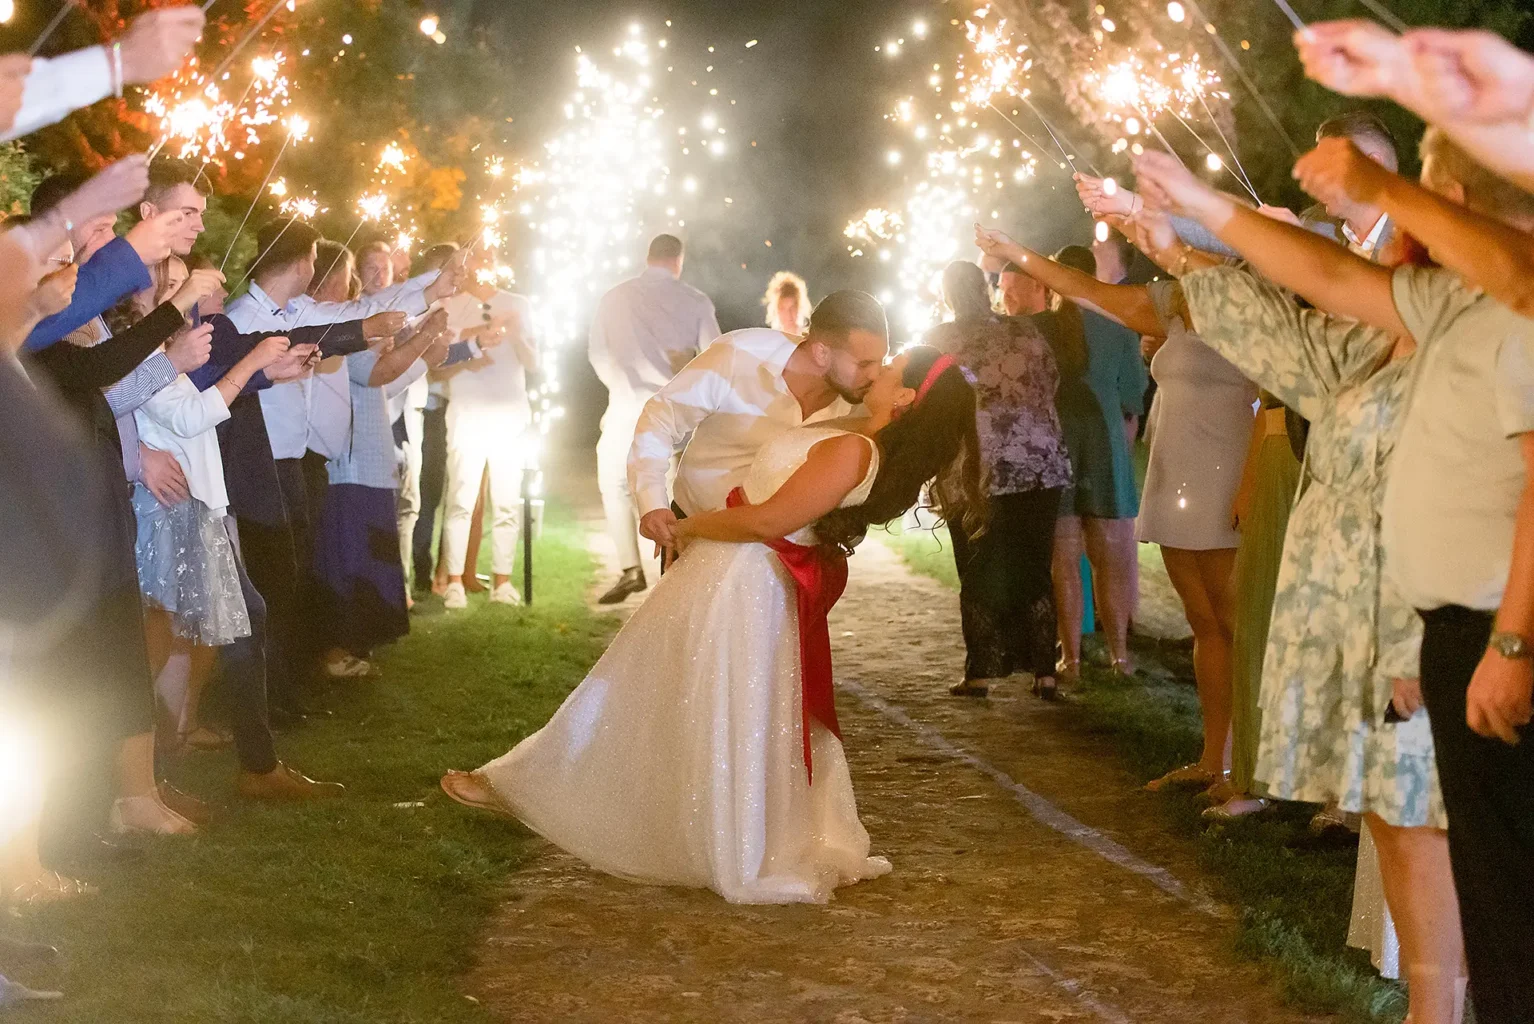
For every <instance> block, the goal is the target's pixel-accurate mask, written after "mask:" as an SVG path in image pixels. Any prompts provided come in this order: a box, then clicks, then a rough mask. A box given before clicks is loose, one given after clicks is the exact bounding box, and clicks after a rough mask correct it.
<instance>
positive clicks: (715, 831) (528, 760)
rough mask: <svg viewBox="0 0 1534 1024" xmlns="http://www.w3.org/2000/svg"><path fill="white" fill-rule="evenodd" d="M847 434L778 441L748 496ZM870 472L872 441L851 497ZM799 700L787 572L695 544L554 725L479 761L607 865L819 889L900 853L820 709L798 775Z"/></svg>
mask: <svg viewBox="0 0 1534 1024" xmlns="http://www.w3.org/2000/svg"><path fill="white" fill-rule="evenodd" d="M841 433H845V431H841V430H838V429H835V428H832V427H820V426H817V427H800V428H798V429H795V430H791V431H789V432H787V433H785V434H783V435H782V436H780V437H778V438H776V439H774V440H773V441H771V442H769V443H768V444H767V445H766V446H765V447H764V448H763V449H762V450H761V452H760V453H759V454H758V455H757V458H756V461H755V462H754V463H753V464H752V467H751V470H750V472H749V473H748V475H747V477H746V483H745V490H746V497H747V499H748V500H749V501H751V502H752V503H753V504H758V503H761V502H763V501H765V500H766V499H767V498H768V497H769V496H771V495H772V494H773V492H775V491H776V490H777V489H778V488H779V487H780V486H782V485H783V483H784V481H786V480H787V479H788V478H789V477H790V476H792V475H793V474H794V472H795V471H796V470H797V469H798V468H799V467H800V466H801V465H803V464H804V461H805V458H806V457H807V456H808V454H809V451H810V449H811V448H812V447H814V446H815V445H816V444H817V443H819V442H820V441H824V440H826V439H828V438H831V437H834V436H836V435H838V434H841ZM877 469H878V454H877V451H876V452H875V455H874V461H873V463H872V464H871V465H870V466H869V469H868V474H867V476H866V477H865V478H864V479H863V481H862V482H861V483H860V484H859V485H858V486H857V488H856V489H854V490H853V491H852V493H850V494H849V495H847V497H846V499H844V501H843V503H842V504H843V505H844V506H845V505H854V504H858V503H859V502H861V501H862V500H863V499H864V498H865V497H866V496H867V494H868V491H869V488H870V487H871V486H872V484H873V478H874V474H875V472H876V471H877ZM810 532H811V531H809V530H808V529H806V530H804V531H801V532H800V533H798V534H795V535H793V536H792V537H790V538H789V539H790V540H793V541H795V542H798V543H805V542H808V541H810V540H811V539H812V538H811V537H810ZM801 703H802V694H801V682H800V675H799V622H798V610H797V606H796V603H795V591H794V583H793V580H792V578H791V577H790V576H789V575H788V573H787V571H786V570H785V569H784V568H783V567H782V565H781V564H780V563H779V561H778V556H777V555H776V554H774V553H773V552H772V551H771V550H770V549H769V548H767V547H766V545H763V544H726V543H720V542H715V541H697V542H695V543H694V544H693V545H691V546H690V547H689V548H688V549H687V552H686V554H684V555H683V556H682V558H681V559H680V560H679V561H678V562H677V564H676V568H675V569H673V570H671V571H669V572H667V574H666V575H665V576H664V577H663V578H662V579H661V581H660V584H659V585H658V586H657V587H656V588H655V590H654V592H653V593H652V594H651V595H650V598H649V600H647V601H646V602H645V603H644V605H643V606H642V607H641V608H640V609H639V610H638V611H637V612H635V613H634V616H633V618H631V619H630V620H629V622H628V624H627V625H626V626H624V628H623V630H622V631H621V632H620V633H619V634H618V635H617V637H615V638H614V639H613V642H612V645H611V646H610V647H608V649H607V652H606V653H605V654H604V655H603V656H602V658H601V660H600V661H598V662H597V664H596V665H595V666H594V667H593V668H592V670H591V673H590V675H588V676H587V677H586V679H585V681H584V682H582V683H581V685H580V686H579V687H577V688H576V690H575V692H574V693H572V694H571V695H570V697H569V698H568V699H567V700H566V701H565V703H564V704H563V705H562V706H561V707H560V709H559V710H558V711H557V712H555V714H554V717H553V718H552V719H551V720H550V721H549V723H548V724H547V725H546V726H544V727H543V728H542V729H541V730H539V731H538V732H537V733H535V734H534V735H532V736H530V737H528V738H527V739H526V740H524V741H523V742H521V743H520V744H518V745H517V747H516V748H515V749H514V750H512V751H511V752H510V753H509V754H506V755H505V756H504V757H500V758H497V759H496V760H494V761H492V762H490V763H489V764H487V765H485V766H484V767H483V768H481V769H479V772H478V774H479V776H480V777H481V778H482V779H484V780H485V781H486V782H488V783H489V784H490V786H491V787H493V788H494V790H495V792H496V794H497V795H498V796H499V797H500V799H501V800H502V801H503V802H504V803H505V805H506V806H507V807H508V808H509V809H510V810H511V811H512V812H513V813H515V814H516V816H517V817H518V818H520V819H521V820H522V821H523V822H525V823H526V824H527V825H528V827H530V828H532V829H533V830H535V831H537V832H538V833H540V834H541V835H543V836H544V837H546V838H547V839H549V840H550V841H552V842H554V843H555V844H557V845H558V846H560V847H562V848H563V849H565V850H567V851H569V852H570V853H572V854H574V855H575V856H577V857H579V858H581V859H582V860H584V861H585V862H587V863H588V864H590V865H592V866H593V867H596V868H599V869H601V870H603V871H607V872H609V873H611V874H614V875H618V876H621V877H624V878H629V879H633V880H635V881H642V882H654V883H663V884H672V885H689V886H698V887H707V888H710V889H713V890H714V891H715V892H717V893H719V894H720V895H721V896H723V897H724V898H725V899H727V900H729V901H731V902H733V903H801V902H815V903H821V902H825V901H826V900H829V899H830V898H831V893H832V890H834V889H835V888H836V887H837V886H839V885H844V884H847V883H850V882H856V881H858V880H860V879H865V878H873V877H876V876H878V875H882V874H884V873H885V872H887V871H889V870H890V864H889V862H888V861H887V860H885V859H884V858H882V857H870V856H869V838H868V832H867V831H866V830H865V829H864V828H863V825H862V822H860V821H859V820H858V813H857V803H856V800H855V799H854V797H853V793H852V778H851V775H850V774H849V772H848V770H847V761H846V758H845V756H844V755H843V753H842V745H841V742H840V741H839V740H837V739H836V737H835V736H833V735H832V734H831V733H830V732H829V731H827V730H826V729H824V728H823V727H822V726H821V725H820V724H819V723H818V722H813V721H812V724H811V730H812V732H811V737H810V739H811V750H812V758H813V761H814V768H815V772H814V777H815V781H814V785H813V786H812V785H810V783H809V781H808V779H807V778H806V773H805V765H804V754H803V739H802V731H801V730H802V728H803V726H802V720H801V711H800V709H801Z"/></svg>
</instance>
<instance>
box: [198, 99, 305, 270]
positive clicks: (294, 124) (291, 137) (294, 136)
mask: <svg viewBox="0 0 1534 1024" xmlns="http://www.w3.org/2000/svg"><path fill="white" fill-rule="evenodd" d="M308 134H309V122H308V120H307V119H305V118H302V117H299V116H298V115H297V114H294V115H293V116H292V117H290V118H288V136H287V138H285V139H283V140H282V148H281V149H279V150H278V151H277V155H276V156H275V157H273V158H272V165H271V166H270V167H268V168H267V169H266V177H265V178H264V179H263V180H262V182H261V187H260V188H258V189H256V197H255V198H254V199H252V200H251V201H250V208H249V209H247V210H246V211H245V216H244V217H243V218H242V219H241V220H240V226H239V227H237V228H235V229H234V235H233V236H231V237H230V239H229V248H228V249H227V250H225V251H224V259H223V261H222V262H221V263H219V265H218V269H219V270H223V269H224V268H225V267H227V266H228V265H229V256H230V254H232V253H233V252H234V247H235V245H236V244H238V242H239V241H240V232H241V231H244V230H245V225H246V224H249V223H250V215H251V214H252V213H254V212H255V211H256V204H257V203H259V202H260V201H261V193H263V192H265V191H266V186H267V185H268V184H270V183H271V180H272V175H273V174H276V173H277V163H278V161H280V160H281V159H282V154H284V153H286V152H287V151H288V146H289V145H291V144H292V143H293V142H294V141H295V140H296V141H300V142H301V141H303V139H304V138H305V137H306V136H308ZM284 230H286V229H285V228H284Z"/></svg>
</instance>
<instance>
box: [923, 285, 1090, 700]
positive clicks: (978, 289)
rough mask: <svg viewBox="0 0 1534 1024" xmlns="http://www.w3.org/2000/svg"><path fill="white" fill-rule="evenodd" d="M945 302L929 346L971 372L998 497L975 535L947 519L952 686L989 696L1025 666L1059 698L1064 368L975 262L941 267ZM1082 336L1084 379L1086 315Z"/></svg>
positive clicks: (1078, 339)
mask: <svg viewBox="0 0 1534 1024" xmlns="http://www.w3.org/2000/svg"><path fill="white" fill-rule="evenodd" d="M943 301H944V303H945V304H947V306H948V308H949V309H950V310H951V311H952V312H953V314H954V320H953V321H952V322H951V323H946V324H942V325H939V326H938V327H935V328H933V329H932V330H931V331H929V332H928V333H927V336H926V338H924V339H923V342H922V343H923V344H925V345H930V346H932V347H933V348H935V349H938V350H939V351H942V352H946V353H949V354H950V355H952V356H954V358H956V359H958V361H959V363H960V364H961V365H962V366H964V367H965V368H966V369H967V370H969V371H970V373H972V374H973V375H974V382H975V383H974V389H975V399H976V425H977V430H978V434H979V438H980V451H981V457H982V460H983V463H984V478H985V480H986V482H987V487H988V490H989V495H990V497H989V512H988V514H987V516H986V522H987V524H988V525H987V527H986V529H985V530H984V532H983V533H980V534H978V535H977V536H972V535H968V534H966V532H965V530H964V528H963V525H962V524H950V527H949V534H950V536H951V537H952V540H953V554H954V561H955V563H956V564H957V566H958V570H959V608H960V612H961V617H962V619H963V627H964V647H965V659H964V678H963V679H962V680H960V681H959V682H957V683H955V684H954V685H953V686H952V687H950V688H949V691H948V692H949V693H951V694H953V695H954V696H956V697H983V696H985V695H986V694H987V693H988V692H989V691H990V686H991V683H992V682H994V681H996V680H1000V679H1005V678H1007V677H1008V676H1010V675H1011V674H1012V673H1013V672H1014V671H1017V672H1027V673H1028V674H1029V675H1030V676H1032V686H1033V692H1034V694H1035V695H1036V696H1039V697H1043V698H1045V699H1047V700H1052V699H1053V698H1054V697H1055V693H1056V680H1055V621H1056V617H1055V608H1054V593H1053V590H1052V589H1051V582H1050V564H1051V560H1052V556H1053V547H1054V536H1055V517H1056V516H1057V515H1058V514H1059V511H1060V496H1061V494H1062V492H1063V491H1064V489H1065V488H1066V487H1067V486H1069V485H1070V483H1071V464H1070V458H1069V456H1068V455H1067V452H1066V447H1065V440H1064V437H1063V436H1062V432H1061V427H1060V418H1059V416H1058V415H1057V413H1056V411H1055V392H1056V390H1057V389H1058V388H1059V384H1060V375H1061V374H1060V370H1059V368H1058V367H1057V363H1056V359H1055V356H1054V354H1053V353H1052V352H1051V351H1050V346H1049V343H1048V342H1047V341H1045V339H1044V335H1043V334H1042V333H1040V331H1039V329H1038V327H1037V326H1035V325H1034V324H1033V323H1032V322H1030V321H1029V320H1027V319H1025V318H1019V317H1002V316H998V315H997V314H995V313H994V312H992V308H991V295H990V289H989V288H988V287H987V285H986V281H985V273H984V271H982V270H981V269H980V267H978V266H977V265H975V264H974V263H968V262H956V263H950V264H949V265H948V268H947V269H946V270H944V271H943ZM1072 312H1074V310H1072ZM1074 335H1075V337H1074V339H1073V340H1074V346H1073V347H1074V349H1075V351H1076V358H1075V359H1074V363H1075V367H1074V369H1075V371H1076V373H1077V375H1078V376H1079V374H1080V371H1081V370H1082V369H1083V368H1084V366H1085V363H1086V353H1085V346H1086V342H1085V339H1084V338H1083V337H1082V334H1081V327H1080V321H1079V320H1076V321H1075V331H1074Z"/></svg>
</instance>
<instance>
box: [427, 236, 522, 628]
mask: <svg viewBox="0 0 1534 1024" xmlns="http://www.w3.org/2000/svg"><path fill="white" fill-rule="evenodd" d="M478 259H479V260H480V263H478V264H473V263H471V267H470V274H471V276H470V278H469V279H468V281H467V282H466V284H465V286H464V290H463V292H462V293H460V294H458V295H455V296H453V297H452V298H450V299H448V300H447V302H446V303H444V307H443V308H445V309H446V310H447V316H448V327H449V329H450V330H451V331H452V332H453V334H454V337H455V338H456V339H457V340H465V338H466V336H468V337H472V336H473V333H474V332H483V331H486V330H489V331H493V332H499V333H505V335H506V338H507V340H508V341H509V342H510V344H509V345H506V346H503V347H500V348H498V349H496V350H494V351H486V352H484V353H483V354H482V355H481V356H480V358H478V359H475V360H473V361H472V362H469V363H465V364H462V365H460V366H458V367H456V368H454V370H453V371H452V376H451V377H450V378H449V380H450V385H449V387H450V394H451V396H452V400H451V403H450V404H449V405H448V410H447V464H448V485H447V512H446V514H445V515H444V516H443V520H442V537H443V549H444V557H445V558H446V560H447V573H448V585H447V593H446V594H444V595H443V599H442V602H443V605H444V607H446V608H448V609H449V610H460V609H463V608H466V607H468V597H467V595H466V593H465V591H464V585H463V580H464V575H465V573H471V574H472V573H473V571H474V567H473V566H472V565H468V564H467V559H468V546H469V519H470V515H471V513H472V512H473V509H474V506H475V503H476V500H477V498H478V495H479V492H480V486H481V480H482V479H483V477H484V475H485V474H486V473H488V474H489V477H490V481H489V488H490V502H489V504H490V515H491V528H490V546H491V574H492V576H491V591H490V602H491V603H492V604H520V603H521V601H522V598H521V595H520V594H518V593H517V590H516V588H515V587H513V586H512V584H511V570H512V564H513V561H514V559H515V557H516V548H517V535H518V521H519V519H520V518H521V513H522V472H523V466H524V464H525V462H526V459H527V457H528V444H529V443H530V440H529V438H528V436H527V435H528V428H529V427H530V426H531V425H532V409H531V407H530V406H529V405H528V400H527V374H528V372H529V371H536V370H537V368H538V355H537V349H536V347H535V344H536V342H535V337H534V333H533V330H534V327H533V312H532V306H531V304H530V303H529V302H528V301H527V298H526V297H525V296H522V295H517V294H514V293H512V292H506V291H502V290H500V289H499V288H497V287H496V286H495V285H494V284H493V283H486V282H485V281H483V280H481V279H480V278H479V277H478V276H477V275H476V274H475V271H477V270H483V269H488V264H489V261H490V257H489V255H488V254H487V252H486V250H483V249H481V250H480V251H479V254H478Z"/></svg>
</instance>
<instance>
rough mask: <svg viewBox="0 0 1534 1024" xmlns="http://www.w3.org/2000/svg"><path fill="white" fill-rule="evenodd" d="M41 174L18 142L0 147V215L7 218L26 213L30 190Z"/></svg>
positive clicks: (40, 178) (30, 194)
mask: <svg viewBox="0 0 1534 1024" xmlns="http://www.w3.org/2000/svg"><path fill="white" fill-rule="evenodd" d="M42 180H43V172H42V171H41V170H40V169H39V168H38V166H37V164H36V163H35V162H34V161H33V160H32V157H31V156H30V155H28V153H27V151H26V150H25V149H22V148H21V143H19V142H7V143H6V144H5V145H3V146H0V213H3V214H4V215H5V216H7V217H11V216H15V215H16V214H19V213H25V212H27V205H28V203H29V202H30V200H31V198H32V190H33V189H35V188H36V187H37V185H38V183H39V182H41V181H42Z"/></svg>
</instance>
